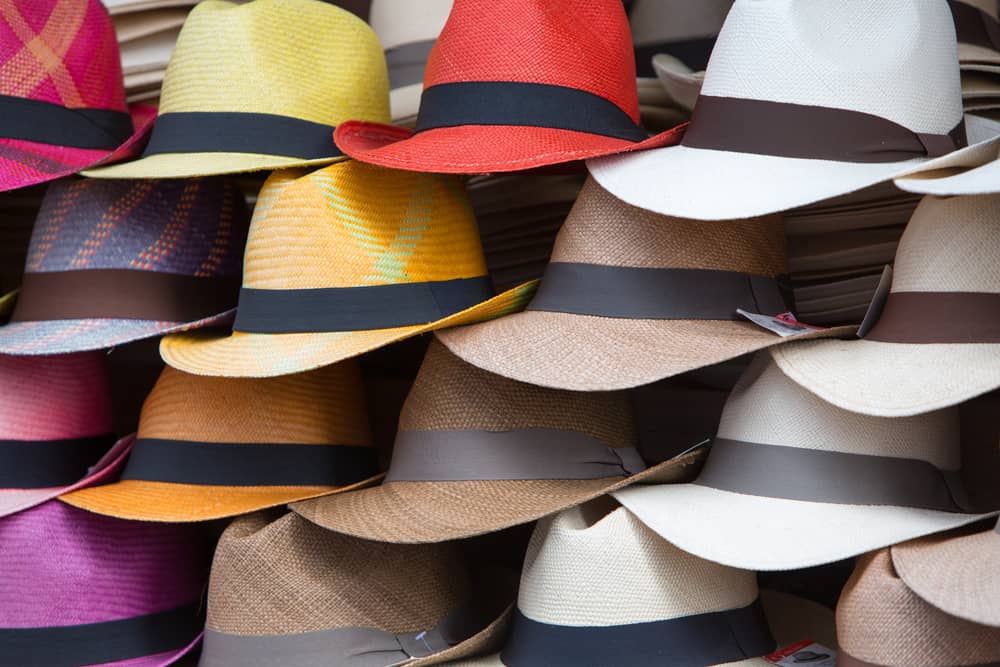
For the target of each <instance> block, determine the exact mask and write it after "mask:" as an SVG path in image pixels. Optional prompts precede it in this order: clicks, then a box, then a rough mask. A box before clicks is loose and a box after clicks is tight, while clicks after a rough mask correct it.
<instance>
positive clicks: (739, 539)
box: [614, 482, 996, 571]
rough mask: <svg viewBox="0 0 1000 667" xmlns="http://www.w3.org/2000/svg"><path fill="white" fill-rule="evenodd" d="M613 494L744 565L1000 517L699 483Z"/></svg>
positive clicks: (848, 553)
mask: <svg viewBox="0 0 1000 667" xmlns="http://www.w3.org/2000/svg"><path fill="white" fill-rule="evenodd" d="M776 483H779V482H776ZM614 496H615V498H616V499H617V500H618V502H620V503H621V504H622V505H624V506H625V507H627V508H628V509H629V511H630V512H632V513H633V514H635V515H636V516H637V517H638V518H639V520H641V521H642V522H643V523H645V524H646V525H647V526H649V527H650V528H651V529H652V530H653V531H655V532H656V533H658V534H660V535H661V536H662V537H663V538H664V539H666V540H668V541H670V542H671V543H673V544H675V545H677V546H678V547H680V548H681V549H683V550H684V551H687V552H689V553H692V554H694V555H696V556H699V557H701V558H704V559H705V560H710V561H713V562H716V563H721V564H723V565H728V566H730V567H738V568H741V569H744V570H768V571H769V570H795V569H799V568H804V567H814V566H816V565H825V564H827V563H833V562H836V561H838V560H843V559H845V558H851V557H853V556H857V555H859V554H863V553H866V552H869V551H874V550H875V549H880V548H882V547H887V546H889V545H892V544H898V543H899V542H905V541H906V540H912V539H914V538H917V537H923V536H924V535H930V534H933V533H939V532H942V531H945V530H950V529H952V528H958V527H959V526H964V525H966V524H969V523H973V522H975V521H978V520H980V519H982V518H984V517H987V516H995V515H996V512H994V513H991V514H953V513H949V512H937V511H933V510H924V509H915V508H910V507H894V506H885V505H880V506H876V505H835V504H831V503H814V502H804V501H799V500H786V499H783V498H764V497H761V496H750V495H746V494H741V493H733V492H731V491H721V490H719V489H712V488H709V487H705V486H699V485H697V484H673V485H669V484H668V485H660V486H647V487H643V488H632V489H625V490H623V491H618V492H616V493H614ZM706 526H711V530H706V529H705V527H706Z"/></svg>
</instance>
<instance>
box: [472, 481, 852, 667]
mask: <svg viewBox="0 0 1000 667" xmlns="http://www.w3.org/2000/svg"><path fill="white" fill-rule="evenodd" d="M603 505H607V502H606V501H604V500H603V499H602V500H600V501H595V502H594V503H589V504H587V505H584V506H583V507H576V508H573V509H570V510H566V511H565V512H562V513H561V514H559V515H557V516H554V517H549V518H546V519H543V520H542V521H540V522H539V524H538V526H537V527H536V528H535V532H534V534H533V535H532V538H531V542H530V543H529V545H528V553H527V556H526V557H525V563H524V571H523V573H522V574H521V587H520V589H519V592H518V603H517V610H516V611H515V612H514V619H513V622H512V624H511V634H510V636H509V638H508V640H507V642H506V644H505V646H504V648H503V650H502V651H501V652H500V653H498V654H496V655H493V656H490V657H486V658H478V659H472V660H468V661H462V662H460V663H458V664H460V665H462V666H463V667H480V666H481V667H487V666H489V667H494V666H496V667H502V666H503V665H524V664H531V665H569V664H572V665H576V666H577V667H588V666H593V667H605V666H606V665H614V664H628V665H632V666H635V667H640V666H643V665H650V666H653V665H725V666H726V667H767V666H768V665H770V664H771V663H769V662H768V661H767V660H765V659H763V657H761V656H763V655H766V654H769V653H771V652H772V651H773V650H774V649H775V639H777V640H778V646H783V645H786V644H789V643H793V642H796V641H801V640H803V639H806V638H807V637H810V636H811V637H813V638H814V639H816V640H819V636H820V635H833V634H834V627H833V626H834V620H833V612H832V611H830V610H827V609H825V608H824V609H822V610H821V611H820V612H819V613H817V612H816V611H815V608H816V606H817V605H814V604H813V603H809V602H807V601H805V600H800V599H797V598H792V597H791V596H785V595H775V596H773V597H771V598H770V599H768V597H766V595H760V596H759V597H758V590H757V581H756V575H755V573H753V572H750V571H748V570H737V569H733V568H730V567H726V566H724V565H717V564H716V563H711V562H709V561H706V560H702V559H701V558H698V557H697V556H692V555H691V554H688V553H685V552H684V551H681V550H680V549H678V548H677V547H675V546H673V545H672V544H670V543H669V542H667V541H665V540H663V539H661V538H660V536H659V535H656V534H655V533H653V532H652V531H651V530H649V529H648V528H647V527H646V526H644V525H643V524H642V523H641V522H640V521H639V520H638V519H636V518H635V517H634V516H633V515H632V514H630V513H629V512H628V510H626V509H624V508H621V507H619V508H618V509H615V510H612V511H610V512H608V511H607V508H606V507H602V506H603ZM802 616H805V617H807V618H809V619H810V620H812V621H814V622H816V621H818V622H819V625H818V627H811V628H808V631H809V633H810V634H809V635H805V636H803V635H799V634H791V635H790V634H789V631H791V632H793V633H798V632H801V631H803V629H805V628H803V625H804V624H803V623H802V622H801V617H802ZM769 624H770V626H771V627H770V628H769V627H768V625H769ZM772 631H773V633H774V635H773V637H772ZM623 656H627V658H624V657H623Z"/></svg>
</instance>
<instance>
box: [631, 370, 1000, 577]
mask: <svg viewBox="0 0 1000 667" xmlns="http://www.w3.org/2000/svg"><path fill="white" fill-rule="evenodd" d="M960 470H961V447H960V442H959V417H958V409H957V408H946V409H944V410H937V411H934V412H928V413H925V414H922V415H917V416H914V417H898V418H895V419H887V418H884V417H870V416H866V415H859V414H856V413H853V412H847V411H846V410H842V409H840V408H837V407H835V406H833V405H830V404H829V403H826V402H824V401H822V400H820V399H819V398H817V397H816V396H814V395H812V394H810V393H809V392H806V391H802V389H801V387H799V386H798V385H796V384H795V383H794V382H792V381H791V380H789V379H788V378H787V377H786V376H785V375H784V374H783V373H782V372H781V371H780V370H779V369H778V367H777V366H776V365H775V364H774V362H773V361H772V360H771V359H770V357H769V355H768V354H767V353H766V352H761V353H759V354H758V355H757V357H755V358H754V360H753V362H752V363H751V365H750V367H749V368H748V369H747V370H746V371H745V372H744V374H743V377H741V378H740V381H739V382H738V383H737V384H736V387H734V388H733V391H732V393H731V394H730V396H729V400H728V401H727V402H726V407H725V409H724V410H723V413H722V420H721V423H720V424H719V431H718V435H717V436H716V439H715V442H714V444H713V445H712V448H711V450H710V451H709V453H708V459H707V460H706V462H705V467H704V468H703V469H702V471H701V474H700V475H699V476H698V478H697V479H696V480H695V481H694V482H693V483H692V484H675V485H659V486H647V487H644V488H633V489H626V490H624V491H619V492H616V493H615V497H616V498H617V499H618V500H619V501H620V502H621V503H622V504H623V505H625V506H626V507H628V508H629V509H630V510H631V511H632V512H634V513H635V514H636V515H637V516H638V517H639V518H640V519H642V521H644V522H645V523H646V524H647V525H649V526H650V527H651V528H652V529H653V530H655V531H656V532H657V533H659V534H660V535H662V536H663V537H664V538H665V539H668V540H670V541H671V542H673V543H674V544H676V545H677V546H679V547H680V548H682V549H684V550H685V551H690V552H691V553H693V554H695V555H698V556H701V557H702V558H707V559H709V560H712V561H715V562H718V563H723V564H725V565H730V566H732V567H743V568H746V569H751V570H791V569H796V568H801V567H812V566H814V565H822V564H825V563H832V562H834V561H837V560H842V559H844V558H850V557H851V556H856V555H857V554H860V553H864V552H866V551H872V550H873V549H878V548H881V547H884V546H888V545H890V544H896V543H897V542H903V541H905V540H910V539H914V538H917V537H922V536H924V535H929V534H932V533H937V532H941V531H945V530H949V529H951V528H957V527H959V526H963V525H965V524H968V523H972V522H974V521H978V520H979V519H982V518H983V517H985V516H989V515H988V514H970V513H967V512H968V511H969V510H970V509H972V508H969V507H968V500H967V498H966V497H965V496H966V494H965V489H964V488H963V486H962V483H961V480H960V476H959V473H960ZM705 526H712V529H711V530H705Z"/></svg>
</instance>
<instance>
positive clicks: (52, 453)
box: [0, 433, 115, 489]
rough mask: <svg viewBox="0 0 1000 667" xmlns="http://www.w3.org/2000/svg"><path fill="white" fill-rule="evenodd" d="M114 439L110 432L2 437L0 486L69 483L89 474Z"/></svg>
mask: <svg viewBox="0 0 1000 667" xmlns="http://www.w3.org/2000/svg"><path fill="white" fill-rule="evenodd" d="M114 443H115V437H114V436H113V435H112V434H110V433H107V434H102V435H94V436H90V437H86V438H68V439H65V440H0V461H3V465H2V466H0V488H4V489H52V488H57V487H60V486H69V485H71V484H73V483H75V482H78V481H80V480H81V479H83V478H84V477H86V476H87V473H88V471H89V470H90V467H91V466H93V465H94V464H95V463H97V462H98V461H100V460H101V457H103V456H104V455H105V454H106V453H107V451H108V450H109V449H110V448H111V446H112V445H113V444H114Z"/></svg>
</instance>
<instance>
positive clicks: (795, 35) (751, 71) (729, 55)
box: [589, 0, 965, 220]
mask: <svg viewBox="0 0 1000 667" xmlns="http://www.w3.org/2000/svg"><path fill="white" fill-rule="evenodd" d="M734 119H738V121H734ZM817 126H822V127H823V128H824V131H823V132H819V133H818V132H816V131H815V128H816V127H817ZM964 144H965V133H964V128H963V123H962V99H961V90H960V82H959V71H958V66H957V55H956V43H955V36H954V28H953V25H952V18H951V13H950V12H949V11H948V6H947V4H946V3H944V2H941V1H940V0H880V2H879V3H878V5H877V10H875V9H873V7H872V4H871V2H869V0H847V1H842V2H834V3H831V2H825V1H824V0H806V1H800V0H794V1H793V0H780V1H777V2H758V1H757V0H736V2H735V4H734V5H733V8H732V11H730V13H729V16H728V18H727V19H726V23H725V25H724V26H723V28H722V31H721V33H720V34H719V39H718V41H717V42H716V45H715V49H714V50H713V52H712V58H711V62H710V63H709V65H708V70H707V72H706V74H705V83H704V86H703V88H702V90H701V95H700V97H699V98H698V103H697V106H696V107H695V112H694V115H693V117H692V119H691V124H690V126H688V128H687V131H686V133H685V135H684V139H683V141H682V142H681V145H679V146H672V147H667V148H663V149H659V150H655V151H647V152H644V153H640V154H636V155H621V156H615V157H609V158H604V159H600V160H592V161H591V162H590V163H589V167H590V170H591V173H592V174H593V176H594V178H596V179H597V180H598V182H599V183H600V184H601V185H602V186H604V187H605V188H606V189H607V190H609V191H610V192H611V193H612V194H614V195H615V196H617V197H620V198H621V199H624V200H625V201H627V202H628V203H630V204H633V205H635V206H639V207H642V208H647V209H650V210H653V211H656V212H658V213H663V214H666V215H674V216H679V217H685V218H697V219H700V220H722V219H730V218H745V217H749V216H760V215H766V214H768V213H774V212H777V211H783V210H787V209H790V208H794V207H797V206H803V205H805V204H809V203H812V202H816V201H820V200H822V199H827V198H830V197H834V196H837V195H842V194H845V193H848V192H853V191H855V190H860V189H862V188H864V187H867V186H870V185H874V184H876V183H881V182H884V181H887V180H891V179H892V178H895V177H896V176H901V175H903V174H904V173H905V172H906V171H907V170H910V169H913V168H915V167H917V166H919V165H920V164H921V163H922V162H924V161H926V160H927V158H929V157H936V156H938V155H943V154H945V153H947V152H950V151H952V150H954V149H955V148H957V147H960V146H963V145H964Z"/></svg>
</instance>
